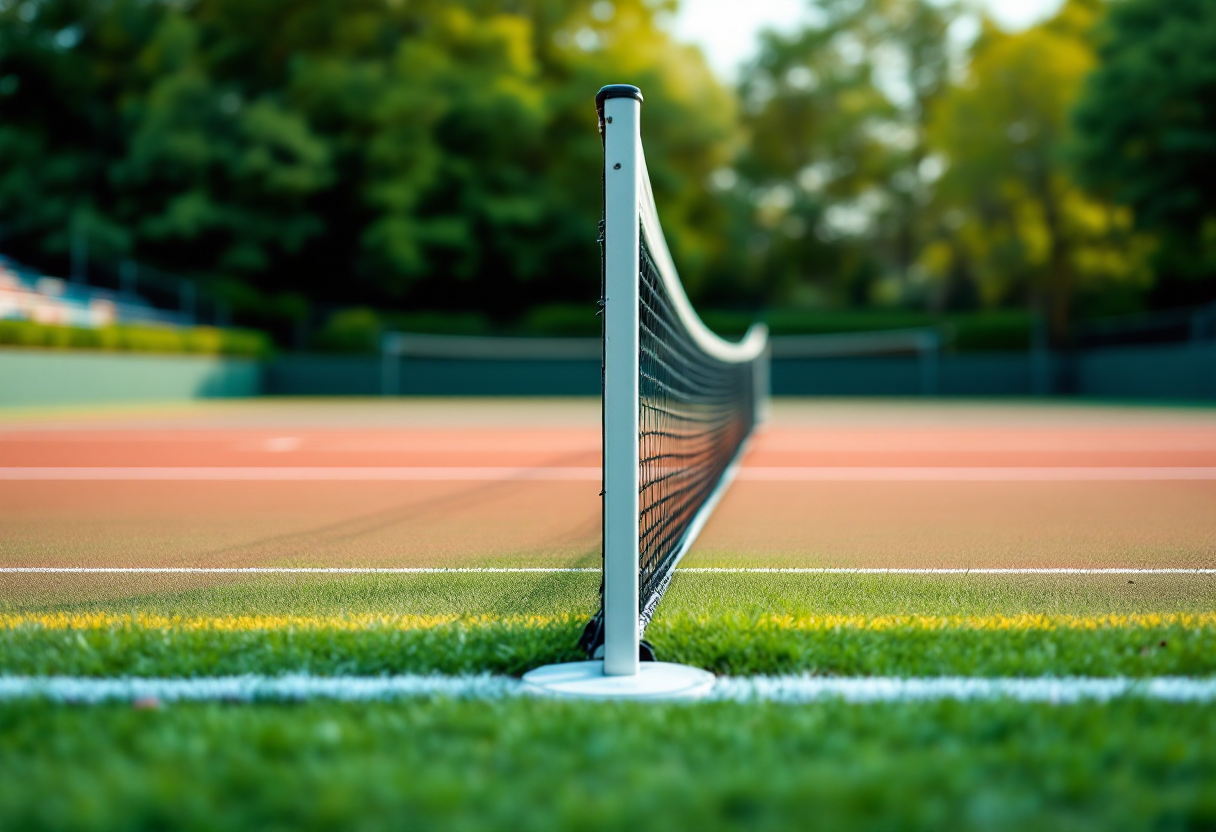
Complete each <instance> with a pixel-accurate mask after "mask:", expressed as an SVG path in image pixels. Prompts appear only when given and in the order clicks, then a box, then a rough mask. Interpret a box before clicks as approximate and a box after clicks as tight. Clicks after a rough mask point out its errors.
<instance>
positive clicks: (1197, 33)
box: [1074, 0, 1216, 302]
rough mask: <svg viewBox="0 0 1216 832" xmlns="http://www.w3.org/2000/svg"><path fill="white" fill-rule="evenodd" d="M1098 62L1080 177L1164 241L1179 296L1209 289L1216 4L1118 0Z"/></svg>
mask: <svg viewBox="0 0 1216 832" xmlns="http://www.w3.org/2000/svg"><path fill="white" fill-rule="evenodd" d="M1098 57H1099V61H1100V63H1099V65H1098V67H1097V68H1096V69H1095V70H1094V72H1093V74H1092V75H1091V76H1090V77H1089V79H1088V81H1087V83H1086V84H1085V87H1084V90H1083V92H1082V94H1081V97H1080V100H1079V101H1078V103H1077V106H1076V109H1075V113H1074V124H1075V127H1076V142H1075V150H1074V157H1075V159H1076V162H1077V167H1078V171H1079V175H1080V179H1081V181H1082V182H1083V183H1084V184H1085V185H1087V186H1088V187H1090V188H1092V189H1094V191H1095V192H1097V193H1100V194H1102V195H1104V196H1106V197H1108V198H1110V199H1113V200H1114V201H1116V202H1118V203H1119V204H1121V205H1125V206H1128V207H1129V208H1131V209H1132V211H1133V212H1134V214H1135V221H1136V226H1137V227H1138V228H1140V229H1143V230H1145V231H1149V232H1151V233H1153V234H1155V235H1157V236H1158V237H1159V238H1160V239H1161V241H1162V245H1161V247H1160V249H1159V253H1158V256H1157V266H1158V270H1159V271H1160V272H1161V273H1162V276H1163V277H1164V278H1166V279H1167V280H1168V279H1169V278H1175V277H1181V278H1208V280H1207V281H1206V283H1205V284H1204V285H1206V288H1202V287H1201V286H1197V285H1196V284H1194V283H1193V282H1192V283H1191V285H1190V287H1189V288H1188V287H1186V286H1185V285H1183V286H1178V285H1177V284H1174V289H1175V290H1176V292H1177V294H1178V298H1177V300H1181V301H1183V302H1187V301H1189V302H1194V301H1195V300H1198V299H1205V300H1210V299H1211V298H1212V296H1213V293H1214V290H1216V285H1214V284H1213V282H1212V278H1216V106H1213V102H1216V4H1214V3H1212V2H1210V0H1170V2H1168V3H1160V2H1153V0H1124V2H1120V3H1116V4H1113V5H1112V7H1111V11H1110V16H1109V19H1108V20H1107V22H1106V24H1105V26H1104V27H1103V28H1102V30H1101V33H1100V39H1099V46H1098Z"/></svg>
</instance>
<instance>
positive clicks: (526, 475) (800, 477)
mask: <svg viewBox="0 0 1216 832" xmlns="http://www.w3.org/2000/svg"><path fill="white" fill-rule="evenodd" d="M737 478H738V479H739V480H740V481H742V482H1164V481H1178V480H1198V481H1211V480H1216V467H1200V466H1195V467H1184V466H1173V467H1160V466H1158V467H1113V466H1112V467H1088V468H1078V467H1024V468H1023V467H998V468H993V467H985V468H981V467H974V468H967V467H959V468H947V467H920V468H914V467H908V468H880V467H873V468H867V467H849V468H840V467H836V468H828V467H824V468H813V467H812V468H808V467H789V468H777V467H761V468H747V467H744V468H741V469H740V470H739V473H738V476H737ZM0 480H12V481H23V482H25V481H47V482H51V481H99V482H110V481H128V482H142V481H164V482H249V481H256V482H270V481H274V482H512V481H523V482H570V481H585V482H599V481H600V469H599V468H589V467H531V468H529V467H514V468H484V467H482V468H388V467H386V468H370V467H362V468H353V467H352V468H344V467H326V468H319V467H265V468H242V467H222V468H189V467H180V468H173V467H156V468H132V467H96V468H91V467H90V468H82V467H62V468H52V467H42V468H21V467H11V468H0Z"/></svg>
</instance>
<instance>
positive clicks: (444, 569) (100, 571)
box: [0, 566, 1216, 575]
mask: <svg viewBox="0 0 1216 832" xmlns="http://www.w3.org/2000/svg"><path fill="white" fill-rule="evenodd" d="M599 571H600V569H599V568H598V567H591V566H586V567H583V566H399V567H398V566H385V567H376V566H349V567H346V566H230V567H229V566H0V574H52V575H53V574H81V575H105V574H137V575H138V574H149V575H155V574H166V575H174V574H181V575H194V574H202V575H208V574H216V575H277V574H284V575H442V574H447V573H450V572H457V573H461V572H464V573H470V574H478V573H487V574H504V573H507V574H509V573H516V572H519V573H539V574H562V573H577V572H596V573H598V572H599ZM676 571H677V572H689V573H700V574H710V575H770V574H771V575H1216V568H1212V569H1198V568H1196V569H1189V568H1178V569H1174V568H1160V569H1153V568H1140V567H1110V568H1093V569H1085V568H1070V567H1060V568H1052V567H1043V568H1037V567H1025V568H1018V567H1014V568H1008V569H1003V568H993V569H962V568H958V569H956V568H940V569H937V568H932V567H925V568H908V569H895V568H891V569H888V568H877V567H876V568H867V567H857V568H853V567H840V568H833V567H733V566H720V567H719V566H690V567H680V568H679V569H677V570H676Z"/></svg>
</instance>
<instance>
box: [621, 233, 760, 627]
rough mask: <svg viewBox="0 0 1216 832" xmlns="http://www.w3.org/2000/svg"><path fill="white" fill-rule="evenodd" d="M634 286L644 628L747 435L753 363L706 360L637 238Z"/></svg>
mask: <svg viewBox="0 0 1216 832" xmlns="http://www.w3.org/2000/svg"><path fill="white" fill-rule="evenodd" d="M641 239H642V245H641V257H640V260H641V262H640V264H639V267H640V270H639V278H640V286H639V304H640V310H639V312H640V315H639V319H640V320H639V333H638V334H639V339H638V340H639V353H640V354H639V374H640V378H639V406H640V411H639V435H638V440H639V442H638V446H639V457H640V458H639V460H638V465H639V495H638V513H639V521H640V522H639V525H640V534H639V540H638V550H639V555H640V557H639V570H640V571H639V575H638V579H639V580H638V589H639V592H638V596H639V601H640V604H641V609H640V610H639V615H640V620H641V622H642V624H643V625H645V624H646V623H648V622H649V620H650V617H651V616H652V615H653V614H654V609H655V607H656V606H657V604H658V603H659V600H660V599H661V598H662V595H663V592H664V590H665V589H666V588H667V584H668V582H669V581H670V580H671V574H672V570H673V569H674V568H675V565H676V562H677V561H678V560H679V559H680V557H681V556H682V555H683V554H684V546H683V545H682V544H683V542H684V540H685V538H686V537H687V536H688V533H689V531H690V529H691V528H692V526H693V524H694V522H695V521H696V519H697V514H698V512H699V511H700V510H701V509H702V507H703V506H705V505H706V503H707V501H708V500H709V498H710V495H711V494H712V493H713V491H714V489H715V488H716V487H717V485H718V482H719V481H720V480H721V479H722V476H723V475H724V474H725V473H726V470H727V468H728V467H729V466H730V464H731V462H732V461H733V460H734V458H735V456H736V455H737V454H738V452H739V449H740V447H741V446H742V444H743V442H744V441H745V440H746V439H747V437H748V434H750V433H751V430H752V427H753V425H754V421H755V413H756V403H755V391H756V379H755V375H754V374H755V371H756V367H755V362H741V363H728V362H724V361H721V360H719V359H717V358H714V357H713V356H710V355H707V354H706V353H705V352H704V351H703V350H702V349H701V348H700V346H699V345H698V344H697V342H696V340H695V339H694V338H693V337H692V335H691V333H690V332H689V331H688V329H687V328H686V327H685V326H684V325H683V323H682V322H681V320H680V317H679V315H678V314H677V312H676V310H675V308H674V304H673V299H672V298H671V297H670V294H669V292H668V289H667V281H664V279H663V275H662V274H661V272H660V267H659V265H658V262H660V261H659V260H658V258H656V257H655V256H654V254H653V251H654V245H655V241H652V240H650V239H649V238H648V234H647V229H646V228H645V227H644V226H643V229H642V238H641Z"/></svg>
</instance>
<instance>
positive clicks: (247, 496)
mask: <svg viewBox="0 0 1216 832" xmlns="http://www.w3.org/2000/svg"><path fill="white" fill-rule="evenodd" d="M599 458H600V411H599V403H598V401H596V400H529V401H524V400H506V399H459V400H458V399H448V400H413V401H406V400H394V401H379V400H361V401H360V400H355V401H342V402H340V401H323V400H321V401H297V400H281V401H273V400H269V401H268V400H261V401H256V402H239V403H214V404H211V403H208V404H199V405H192V406H182V407H173V408H151V407H149V408H144V409H124V410H92V411H84V410H82V411H76V412H57V413H54V414H48V413H45V412H44V413H39V414H29V415H27V416H21V415H9V416H7V417H6V418H5V420H4V421H3V422H0V567H163V566H169V567H246V566H265V567H281V566H289V567H299V566H305V567H456V566H491V567H494V566H510V567H515V566H519V567H559V568H560V567H597V566H598V565H599V545H600V544H599V536H600V505H599V497H598V491H599V482H598V480H599V472H598V468H599ZM1213 506H1216V413H1213V412H1212V411H1210V410H1199V409H1186V408H1155V407H1125V406H1101V405H1059V404H1038V403H983V404H979V403H941V402H938V403H921V402H898V403H897V402H890V401H873V402H859V401H850V402H843V401H810V400H778V401H777V402H775V403H774V405H773V408H772V413H771V418H770V419H769V421H768V423H767V424H766V425H765V426H764V427H763V428H762V429H761V430H760V432H759V434H758V435H757V436H756V437H755V439H754V441H753V443H752V447H751V450H750V452H749V454H748V456H747V457H746V460H745V463H744V467H743V469H742V470H741V472H740V475H739V478H738V480H737V481H736V482H735V483H734V485H733V486H732V487H731V489H730V491H729V492H728V494H727V496H726V498H725V500H724V501H723V502H722V504H721V505H720V506H719V508H718V509H717V511H716V512H715V513H714V515H713V516H712V518H711V520H710V522H709V524H708V526H707V527H706V529H705V531H704V533H703V534H702V536H701V537H700V539H699V541H698V542H697V544H696V546H695V547H694V549H693V551H692V553H691V555H690V556H689V557H688V558H687V559H686V560H685V562H684V564H683V565H684V566H688V567H693V566H717V567H735V566H737V567H862V568H889V567H893V568H1034V567H1052V568H1109V567H1134V568H1180V569H1195V568H1211V567H1214V566H1216V511H1213ZM9 577H12V576H11V574H10V576H9ZM2 585H6V586H8V587H9V588H10V590H12V591H17V592H19V591H20V590H19V589H18V585H21V586H25V585H27V582H26V581H24V580H23V581H20V582H13V581H11V580H10V581H4V582H3V584H2Z"/></svg>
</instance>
